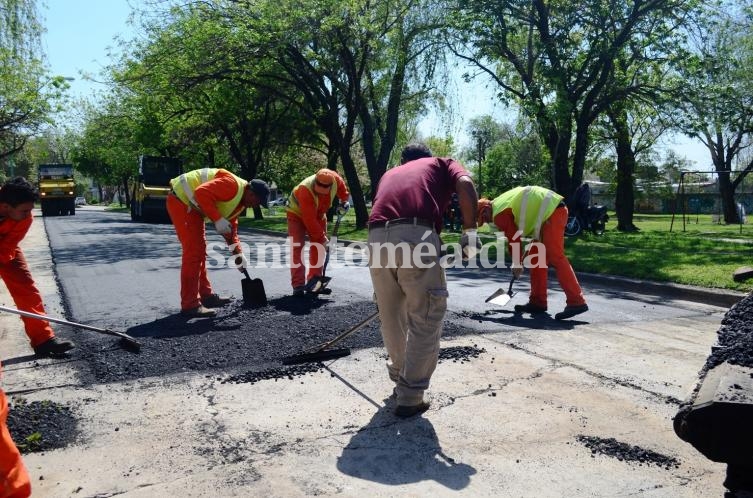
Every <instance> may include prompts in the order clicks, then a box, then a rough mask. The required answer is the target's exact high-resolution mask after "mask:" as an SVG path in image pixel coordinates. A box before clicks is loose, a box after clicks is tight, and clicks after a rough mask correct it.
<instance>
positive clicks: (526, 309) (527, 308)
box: [515, 303, 546, 314]
mask: <svg viewBox="0 0 753 498" xmlns="http://www.w3.org/2000/svg"><path fill="white" fill-rule="evenodd" d="M515 313H531V314H535V313H546V307H545V306H537V305H535V304H533V303H526V304H516V305H515Z"/></svg>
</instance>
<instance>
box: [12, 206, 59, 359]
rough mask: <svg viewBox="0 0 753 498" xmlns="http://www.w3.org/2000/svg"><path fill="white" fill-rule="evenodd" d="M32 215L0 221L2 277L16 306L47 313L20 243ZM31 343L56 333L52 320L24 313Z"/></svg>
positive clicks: (40, 342) (46, 339)
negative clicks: (31, 316) (18, 219)
mask: <svg viewBox="0 0 753 498" xmlns="http://www.w3.org/2000/svg"><path fill="white" fill-rule="evenodd" d="M32 219H33V218H32V217H31V216H29V217H28V218H26V219H23V220H21V221H15V220H12V219H10V218H4V219H3V220H2V221H0V278H1V279H2V280H3V281H4V282H5V285H6V287H8V292H9V293H10V295H11V297H12V298H13V301H14V302H15V303H16V307H17V308H18V309H20V310H22V311H28V312H30V313H37V314H40V315H44V314H45V312H44V304H43V303H42V295H41V294H40V293H39V289H37V286H36V284H35V283H34V279H33V278H32V276H31V272H30V271H29V267H28V265H27V264H26V258H25V257H24V253H23V252H22V251H21V248H20V247H18V244H19V243H20V242H21V241H22V240H23V238H24V237H25V236H26V233H27V232H28V231H29V227H30V226H31V222H32ZM21 320H23V322H24V328H25V330H26V335H27V336H29V340H30V341H31V347H36V346H39V345H40V344H42V343H43V342H45V341H48V340H50V339H52V338H53V337H55V333H54V332H53V331H52V327H50V322H48V321H46V320H38V319H36V318H27V317H21Z"/></svg>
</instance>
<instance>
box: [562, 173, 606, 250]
mask: <svg viewBox="0 0 753 498" xmlns="http://www.w3.org/2000/svg"><path fill="white" fill-rule="evenodd" d="M568 213H569V214H568V218H567V224H566V225H565V235H567V236H568V237H575V236H576V235H579V234H580V233H581V232H583V230H591V232H592V233H593V234H594V235H602V234H603V233H604V230H605V228H606V225H607V221H609V215H607V207H606V206H602V205H600V204H591V187H590V186H589V185H588V184H587V183H584V184H582V185H581V186H580V187H578V188H577V189H576V190H575V193H574V194H573V199H572V201H571V203H570V205H569V206H568Z"/></svg>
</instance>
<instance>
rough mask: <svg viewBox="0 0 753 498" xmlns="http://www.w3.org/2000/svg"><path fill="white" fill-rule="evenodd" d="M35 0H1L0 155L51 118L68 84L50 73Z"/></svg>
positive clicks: (21, 144) (22, 142)
mask: <svg viewBox="0 0 753 498" xmlns="http://www.w3.org/2000/svg"><path fill="white" fill-rule="evenodd" d="M41 32H42V27H41V26H40V24H39V21H38V17H37V7H36V1H35V0H0V159H4V158H8V159H7V160H12V157H11V156H12V155H13V154H15V153H17V152H19V151H20V150H22V149H23V147H24V145H25V144H26V141H27V140H28V138H29V137H30V136H32V135H34V133H36V132H37V131H38V130H40V129H41V127H42V126H43V125H44V124H46V123H49V122H50V119H49V116H50V114H51V113H52V112H53V111H54V109H55V105H56V103H57V102H59V101H60V99H61V97H62V95H63V93H64V91H65V90H66V89H67V87H68V84H67V83H66V81H65V78H63V77H60V76H57V77H51V76H49V75H47V73H46V71H45V68H44V65H43V62H42V55H41V47H40V43H39V38H40V34H41Z"/></svg>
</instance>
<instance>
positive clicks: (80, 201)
mask: <svg viewBox="0 0 753 498" xmlns="http://www.w3.org/2000/svg"><path fill="white" fill-rule="evenodd" d="M74 203H75V204H76V206H86V199H84V198H83V197H76V200H75V201H74Z"/></svg>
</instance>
